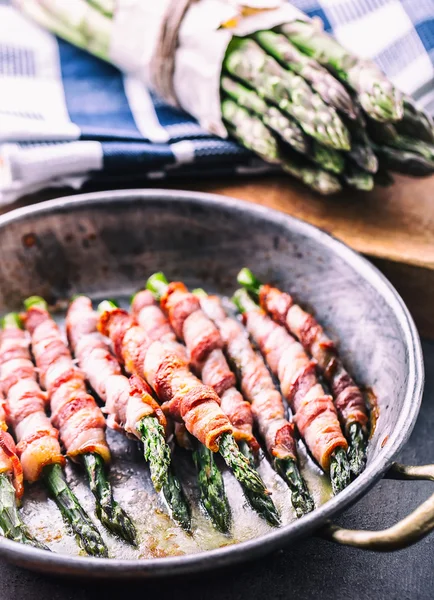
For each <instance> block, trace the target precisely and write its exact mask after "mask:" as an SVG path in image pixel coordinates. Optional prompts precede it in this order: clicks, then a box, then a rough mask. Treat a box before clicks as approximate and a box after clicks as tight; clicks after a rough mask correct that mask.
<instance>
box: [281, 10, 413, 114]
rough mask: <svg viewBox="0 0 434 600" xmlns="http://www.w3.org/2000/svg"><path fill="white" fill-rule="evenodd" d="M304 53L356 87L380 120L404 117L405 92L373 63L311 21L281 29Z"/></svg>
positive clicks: (361, 100) (288, 25)
mask: <svg viewBox="0 0 434 600" xmlns="http://www.w3.org/2000/svg"><path fill="white" fill-rule="evenodd" d="M279 31H280V32H281V33H283V34H284V35H285V36H286V37H287V38H288V39H289V40H290V41H291V42H292V43H293V44H294V45H295V46H296V47H297V48H298V49H299V50H300V51H301V52H303V53H304V54H306V55H307V56H310V57H311V58H313V59H314V60H316V61H317V62H318V63H320V64H321V65H323V66H325V67H327V68H328V69H330V70H331V71H332V72H333V73H334V74H335V75H336V76H337V77H338V78H339V79H340V80H341V81H342V82H343V83H345V84H347V85H348V86H349V87H350V88H352V89H353V90H354V91H355V92H356V93H357V95H358V100H359V102H360V104H361V105H362V107H363V109H364V110H365V111H366V113H367V114H368V115H369V116H370V117H372V118H373V119H375V120H376V121H386V122H387V121H399V120H400V119H402V117H403V114H404V105H403V99H402V95H401V93H400V92H399V91H398V90H397V89H396V88H395V87H394V86H393V85H392V83H391V82H390V81H389V80H388V79H387V77H386V76H385V75H384V74H383V73H382V72H381V71H380V70H379V69H378V67H377V66H376V65H375V64H374V63H373V62H371V61H367V60H362V59H359V58H357V57H356V56H354V55H353V54H351V53H350V52H349V51H348V50H346V49H345V48H343V47H342V46H341V45H340V44H339V43H338V42H337V41H335V40H334V39H333V38H332V37H331V36H330V35H328V34H327V33H325V32H324V31H322V30H320V29H319V28H318V27H317V26H315V23H313V22H309V21H292V22H291V23H286V24H285V25H282V26H281V27H280V28H279Z"/></svg>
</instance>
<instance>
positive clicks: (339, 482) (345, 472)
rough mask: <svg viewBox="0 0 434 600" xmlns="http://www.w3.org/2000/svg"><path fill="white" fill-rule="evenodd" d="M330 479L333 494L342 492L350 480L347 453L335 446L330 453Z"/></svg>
mask: <svg viewBox="0 0 434 600" xmlns="http://www.w3.org/2000/svg"><path fill="white" fill-rule="evenodd" d="M330 480H331V483H332V489H333V494H334V495H336V494H338V493H339V492H342V490H343V489H345V488H346V487H347V485H349V483H350V482H351V471H350V464H349V462H348V456H347V453H346V452H345V450H344V449H343V448H337V449H336V450H335V451H334V452H333V454H332V458H331V462H330Z"/></svg>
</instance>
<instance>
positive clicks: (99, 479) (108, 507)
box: [24, 296, 135, 543]
mask: <svg viewBox="0 0 434 600" xmlns="http://www.w3.org/2000/svg"><path fill="white" fill-rule="evenodd" d="M24 306H25V308H26V310H29V309H30V308H31V307H36V306H37V307H39V308H42V309H43V310H48V305H47V303H46V301H45V300H44V299H43V298H41V297H40V296H30V297H29V298H27V299H26V300H24ZM93 456H94V461H93V462H92V460H91V458H90V457H89V455H86V456H85V457H84V458H83V460H84V465H85V467H86V473H87V475H88V478H89V484H90V488H91V490H92V493H93V494H94V496H95V500H96V514H97V517H98V518H99V519H100V521H101V523H102V524H103V525H104V526H105V527H107V529H108V530H109V531H111V532H112V533H115V534H116V535H119V536H120V537H122V538H123V539H124V540H125V541H127V542H130V543H133V542H132V538H134V537H135V534H133V532H134V526H133V524H132V522H131V520H130V519H129V517H128V516H127V514H126V513H125V512H124V511H123V510H122V508H121V507H120V506H119V505H118V504H117V502H115V500H114V499H113V493H112V489H111V484H110V482H109V481H108V479H107V478H106V476H105V473H104V464H103V463H102V459H101V458H100V457H99V455H97V454H96V453H93ZM95 477H96V479H95Z"/></svg>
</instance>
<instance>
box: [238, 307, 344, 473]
mask: <svg viewBox="0 0 434 600" xmlns="http://www.w3.org/2000/svg"><path fill="white" fill-rule="evenodd" d="M244 321H245V323H246V327H247V330H248V332H249V333H250V335H251V336H252V338H253V340H254V341H255V342H256V344H257V345H258V346H259V348H260V350H261V352H262V354H263V356H264V358H265V360H266V361H267V363H268V366H269V367H270V369H271V371H272V372H273V373H274V375H276V376H277V377H278V378H279V381H280V387H281V390H282V393H283V395H284V396H285V398H286V399H287V400H288V403H289V405H290V406H291V408H292V410H293V412H294V414H295V417H294V420H295V423H296V425H297V427H298V430H299V431H300V434H301V435H302V437H303V438H304V440H305V442H306V445H307V446H308V448H309V450H310V451H311V453H312V455H313V456H314V458H315V459H316V461H317V462H318V463H319V465H320V466H321V467H322V468H323V469H324V470H328V468H329V466H330V458H331V454H332V452H333V451H334V450H335V449H336V448H344V449H346V448H347V442H346V440H345V438H344V436H343V435H342V430H341V427H340V424H339V420H338V416H337V413H336V409H335V406H334V404H333V400H332V398H331V396H328V395H327V394H326V393H325V392H324V389H323V387H322V386H321V384H320V383H319V382H318V379H317V377H316V374H315V364H314V363H313V362H312V361H311V360H310V359H309V357H308V356H307V354H306V352H305V351H304V349H303V347H302V346H301V344H299V342H297V341H296V340H295V339H294V338H293V337H292V336H291V335H290V334H289V333H288V332H287V330H286V329H285V328H284V327H282V326H281V325H278V324H277V323H275V322H274V321H273V320H272V319H271V318H270V317H269V316H268V315H267V314H265V312H264V311H263V310H262V309H260V308H258V309H257V310H250V311H248V312H246V313H244Z"/></svg>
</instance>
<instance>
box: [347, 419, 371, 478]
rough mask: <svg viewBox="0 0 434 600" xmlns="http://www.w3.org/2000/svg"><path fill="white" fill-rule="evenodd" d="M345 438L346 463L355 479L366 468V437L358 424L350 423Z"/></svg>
mask: <svg viewBox="0 0 434 600" xmlns="http://www.w3.org/2000/svg"><path fill="white" fill-rule="evenodd" d="M347 437H348V461H349V463H350V469H351V472H352V473H353V475H354V476H355V477H357V476H358V475H360V473H361V472H362V471H363V470H364V469H365V466H366V441H367V440H366V435H365V434H364V433H363V430H362V428H361V426H360V425H359V423H351V425H350V426H349V427H348V432H347Z"/></svg>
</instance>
